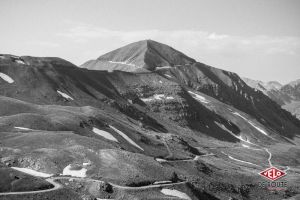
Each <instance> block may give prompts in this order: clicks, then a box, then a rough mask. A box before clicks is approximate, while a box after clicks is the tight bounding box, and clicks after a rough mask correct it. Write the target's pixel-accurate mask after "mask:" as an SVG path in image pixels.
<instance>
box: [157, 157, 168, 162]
mask: <svg viewBox="0 0 300 200" xmlns="http://www.w3.org/2000/svg"><path fill="white" fill-rule="evenodd" d="M155 160H156V161H157V162H167V160H165V159H162V158H155Z"/></svg>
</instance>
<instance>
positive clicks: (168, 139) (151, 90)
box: [0, 1, 300, 200]
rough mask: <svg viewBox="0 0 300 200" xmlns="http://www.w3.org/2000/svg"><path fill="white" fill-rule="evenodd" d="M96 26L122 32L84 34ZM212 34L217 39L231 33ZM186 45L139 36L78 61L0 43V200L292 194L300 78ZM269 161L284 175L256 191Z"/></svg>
mask: <svg viewBox="0 0 300 200" xmlns="http://www.w3.org/2000/svg"><path fill="white" fill-rule="evenodd" d="M69 2H71V1H69ZM83 2H84V1H82V2H81V3H83ZM91 2H92V1H91ZM77 3H78V2H77ZM84 3H85V2H84ZM102 3H103V2H102ZM106 3H107V2H106ZM147 3H149V2H147ZM2 4H3V6H4V7H5V6H6V7H5V8H8V7H9V6H8V5H10V6H11V5H19V4H18V3H8V2H6V3H2ZM36 4H38V3H36ZM75 4H76V3H75ZM30 5H35V4H30ZM103 5H105V4H103ZM132 5H133V4H132ZM181 5H183V2H181ZM0 6H1V3H0ZM82 6H83V8H84V7H85V6H86V5H82ZM101 6H102V4H101ZM50 7H51V6H50ZM70 7H71V8H72V5H71V6H70ZM16 9H18V8H16ZM33 9H36V8H35V7H34V8H33ZM47 9H48V7H47ZM110 9H112V8H110ZM108 10H109V9H108ZM0 11H1V8H0ZM53 12H54V11H53ZM120 12H121V11H120ZM137 12H138V11H137ZM166 12H167V11H166ZM177 14H178V13H177ZM182 14H183V13H182ZM57 15H60V13H59V12H57ZM91 15H92V14H91ZM128 15H129V16H131V15H130V13H128ZM0 16H1V14H0ZM3 16H4V15H3ZM132 16H135V15H134V13H132ZM122 17H124V18H126V16H122V15H121V14H120V18H119V19H120V20H121V18H122ZM141 18H142V17H141ZM32 19H34V18H32ZM36 20H38V19H36ZM0 22H1V20H0ZM127 22H128V21H126V22H125V19H124V23H127ZM67 23H74V22H67ZM128 23H129V22H128ZM145 23H146V22H145ZM149 23H150V22H149ZM20 26H22V25H20ZM80 26H81V28H77V29H74V30H71V32H72V31H73V32H74V31H77V32H76V34H73V35H72V37H71V38H72V40H73V41H74V43H75V44H78V46H77V47H76V48H79V47H82V46H80V45H82V44H83V43H84V42H85V40H83V39H82V40H77V39H78V38H75V37H77V36H78V35H80V34H79V32H81V31H82V30H83V29H84V30H85V28H83V27H84V25H82V24H81V25H80ZM182 26H183V25H182ZM183 27H184V26H183ZM34 30H36V31H37V30H38V29H34ZM24 31H25V30H24ZM39 31H41V30H39ZM85 31H86V30H85ZM101 31H102V32H101ZM42 32H43V30H42ZM73 32H72V33H73ZM99 32H100V33H101V34H102V35H103V34H106V33H107V32H109V34H112V35H113V38H114V39H115V38H117V37H119V35H118V34H120V32H118V31H115V32H113V31H111V32H110V31H109V30H104V31H103V30H99V29H96V28H95V30H92V31H91V30H89V31H87V32H85V34H81V35H84V37H86V36H88V37H92V38H94V39H95V38H96V39H98V38H99ZM158 32H159V31H158ZM154 33H155V34H154V38H156V36H157V35H159V34H158V33H157V32H155V31H154ZM11 34H12V35H13V34H19V33H13V31H12V32H11ZM32 34H33V35H34V34H35V33H34V32H33V33H32ZM44 34H45V35H47V30H44ZM68 34H69V33H68ZM68 34H66V33H64V34H63V33H58V34H57V37H61V36H62V37H69V36H70V34H69V35H68ZM101 34H100V35H101ZM126 34H127V35H126ZM136 34H141V35H143V34H145V37H144V38H147V36H148V33H146V32H145V33H143V32H135V33H134V34H132V35H133V36H132V37H135V36H136ZM152 34H153V33H152ZM156 34H157V35H156ZM163 34H166V32H163ZM180 34H184V37H183V38H189V37H192V36H191V35H193V34H191V33H190V32H189V33H188V32H184V31H183V32H180ZM201 34H202V33H201ZM201 34H200V35H201ZM121 35H122V34H121ZM124 35H125V36H126V37H127V36H128V33H124ZM150 35H151V34H150ZM167 35H168V34H167ZM174 35H176V34H174ZM174 35H171V34H170V38H172V39H174V38H176V37H175V36H174ZM125 36H124V37H125ZM101 37H102V36H101ZM108 37H110V36H107V35H105V37H104V38H105V40H106V38H108ZM130 37H131V36H130ZM205 37H206V36H205ZM209 37H210V38H209ZM209 37H208V38H207V39H208V40H211V39H213V40H214V45H216V44H218V43H222V44H223V43H224V41H221V40H222V39H224V38H228V37H230V36H225V35H223V36H222V37H221V36H220V35H219V36H218V35H216V34H215V33H213V34H210V35H209ZM49 39H50V37H49ZM85 39H86V38H85ZM102 39H103V38H102ZM233 39H236V40H243V42H245V44H246V42H247V41H248V40H247V41H246V40H245V39H244V38H239V37H237V38H234V37H233ZM233 39H232V40H233ZM288 39H289V40H290V38H288ZM254 40H255V41H256V42H257V41H260V40H257V38H256V39H253V41H254ZM262 40H263V41H265V40H266V38H265V37H263V39H262ZM278 40H279V39H278ZM276 41H277V40H276ZM293 41H294V40H293ZM105 42H107V41H105ZM176 42H178V43H180V42H182V43H184V42H183V41H181V40H178V41H176ZM248 42H249V41H248ZM280 42H281V40H280ZM0 43H1V39H0ZM111 43H113V44H115V41H113V40H112V41H111ZM45 44H46V45H48V46H49V44H48V43H43V45H45ZM209 44H210V43H209ZM270 44H271V45H275V46H276V45H277V43H276V42H274V43H270ZM297 44H298V43H297ZM297 44H294V43H293V46H295V45H297ZM299 44H300V43H299ZM12 45H15V44H13V41H12ZM18 45H19V44H18ZM193 45H194V43H193ZM243 45H244V44H243ZM246 45H249V44H248V43H247V44H246ZM268 45H269V43H268ZM0 46H1V45H0ZM16 46H17V45H16ZM52 47H55V46H53V45H52ZM52 47H51V48H52ZM276 47H277V46H276ZM285 47H287V46H285ZM98 48H99V50H101V52H102V47H101V45H99V47H98ZM212 48H216V46H214V47H212ZM247 48H248V47H247ZM274 48H275V47H274ZM297 48H298V47H297ZM60 50H61V49H60ZM60 50H59V49H57V51H58V52H61V51H60ZM67 50H68V51H72V49H71V48H69V49H67ZM75 50H76V49H74V51H75ZM281 50H282V49H281ZM250 51H252V49H251V50H250ZM25 52H26V51H25ZM86 52H89V49H83V48H82V49H81V54H82V55H85V53H86ZM183 52H184V51H183V50H181V49H175V48H174V47H172V45H170V44H168V43H166V44H165V42H161V41H159V40H158V41H156V40H155V39H153V40H152V39H143V40H137V41H135V42H132V43H130V42H128V43H127V44H126V45H125V46H124V43H120V45H119V46H118V47H117V48H116V49H115V50H112V51H107V53H99V55H97V56H96V57H94V58H92V59H90V60H88V59H86V60H85V62H83V64H81V65H78V64H73V61H72V60H69V59H65V58H63V57H61V56H60V55H61V53H58V54H57V55H55V54H54V55H52V56H58V57H46V56H40V55H38V56H35V55H30V56H22V55H12V54H11V52H2V50H1V53H2V54H0V199H1V200H2V199H3V200H14V199H16V200H36V199H38V200H39V199H41V200H46V199H48V200H52V199H55V200H79V199H83V200H105V199H115V200H146V199H149V200H170V199H172V200H256V199H261V200H264V199H272V200H282V199H285V200H294V199H299V197H300V79H298V80H294V81H292V82H290V83H287V84H286V83H284V84H283V83H280V82H281V81H280V80H276V79H274V80H272V81H266V79H264V80H259V81H257V80H254V79H256V78H251V77H250V75H249V77H248V76H245V74H243V75H240V74H239V73H236V71H233V70H229V71H228V70H225V69H221V68H220V67H218V66H211V64H210V63H206V62H205V63H204V62H203V61H202V60H200V59H199V58H193V57H194V56H192V55H188V54H187V53H183ZM228 52H230V49H228ZM281 52H282V51H281ZM243 53H245V52H243ZM81 54H80V55H81ZM196 54H201V52H196ZM76 55H79V54H76ZM226 56H229V57H230V55H229V53H228V54H226ZM230 59H233V60H234V59H240V58H239V57H238V56H236V57H235V56H234V57H231V58H230ZM241 67H242V66H241ZM226 69H228V68H226ZM259 73H262V72H259V71H257V74H259ZM270 73H271V72H270ZM295 73H297V72H295ZM297 76H298V78H300V74H297ZM244 77H247V78H244ZM270 167H276V168H277V169H279V170H281V171H283V172H285V173H286V175H285V176H284V177H282V178H280V179H279V180H278V181H273V183H280V182H281V183H285V184H286V185H285V186H284V187H281V186H278V185H277V186H276V187H267V186H264V187H263V186H262V183H267V182H268V181H269V180H267V179H266V178H264V177H262V176H261V175H259V173H260V172H262V171H264V170H265V169H267V168H270ZM269 182H270V183H272V182H271V181H269Z"/></svg>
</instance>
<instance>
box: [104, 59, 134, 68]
mask: <svg viewBox="0 0 300 200" xmlns="http://www.w3.org/2000/svg"><path fill="white" fill-rule="evenodd" d="M108 62H110V63H114V64H121V65H128V66H133V67H135V65H134V64H132V63H128V62H127V61H111V60H110V61H108Z"/></svg>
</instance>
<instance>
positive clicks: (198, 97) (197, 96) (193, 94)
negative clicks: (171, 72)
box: [188, 91, 210, 103]
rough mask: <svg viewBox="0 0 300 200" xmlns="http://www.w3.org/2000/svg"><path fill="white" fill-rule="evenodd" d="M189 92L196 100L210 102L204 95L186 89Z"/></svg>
mask: <svg viewBox="0 0 300 200" xmlns="http://www.w3.org/2000/svg"><path fill="white" fill-rule="evenodd" d="M188 92H189V93H190V94H192V96H193V97H194V98H195V99H196V100H198V101H200V102H202V103H210V101H208V100H207V99H206V98H205V97H203V96H201V95H199V94H196V93H194V92H192V91H188Z"/></svg>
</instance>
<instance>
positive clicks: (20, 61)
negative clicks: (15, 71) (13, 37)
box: [15, 60, 25, 65]
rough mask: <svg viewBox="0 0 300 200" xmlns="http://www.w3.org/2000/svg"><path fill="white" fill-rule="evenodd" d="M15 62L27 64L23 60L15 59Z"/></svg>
mask: <svg viewBox="0 0 300 200" xmlns="http://www.w3.org/2000/svg"><path fill="white" fill-rule="evenodd" d="M15 62H16V63H19V64H22V65H25V63H24V62H23V61H22V60H15Z"/></svg>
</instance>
